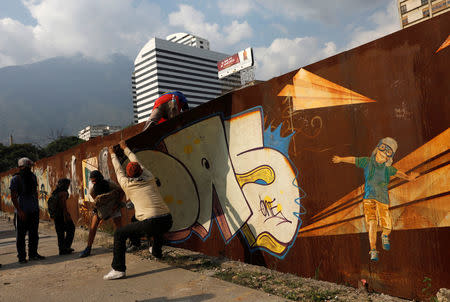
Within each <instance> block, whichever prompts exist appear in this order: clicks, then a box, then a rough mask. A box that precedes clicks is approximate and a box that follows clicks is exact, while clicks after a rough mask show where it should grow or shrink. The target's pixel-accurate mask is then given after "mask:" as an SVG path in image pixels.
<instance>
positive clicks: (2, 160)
mask: <svg viewBox="0 0 450 302" xmlns="http://www.w3.org/2000/svg"><path fill="white" fill-rule="evenodd" d="M44 156H45V153H44V151H43V150H42V149H41V148H39V147H36V146H35V145H32V144H13V145H11V146H8V147H7V146H3V145H2V144H0V172H3V171H7V170H9V169H12V168H15V167H17V160H18V159H19V158H21V157H28V158H29V159H31V160H32V161H36V160H38V159H40V158H42V157H44Z"/></svg>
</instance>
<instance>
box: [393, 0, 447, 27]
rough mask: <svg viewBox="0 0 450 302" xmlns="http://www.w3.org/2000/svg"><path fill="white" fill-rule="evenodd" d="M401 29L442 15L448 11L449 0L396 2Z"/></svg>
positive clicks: (406, 0)
mask: <svg viewBox="0 0 450 302" xmlns="http://www.w3.org/2000/svg"><path fill="white" fill-rule="evenodd" d="M398 10H399V12H400V22H401V24H402V27H403V28H405V27H409V26H411V25H414V24H417V23H419V22H422V21H425V20H427V19H430V18H432V17H434V16H437V15H440V14H443V13H445V12H448V11H449V10H450V0H398Z"/></svg>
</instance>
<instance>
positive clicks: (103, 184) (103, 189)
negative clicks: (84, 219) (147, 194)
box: [80, 170, 124, 258]
mask: <svg viewBox="0 0 450 302" xmlns="http://www.w3.org/2000/svg"><path fill="white" fill-rule="evenodd" d="M89 179H90V181H91V183H92V184H94V186H93V187H92V188H91V189H90V190H89V195H90V196H91V197H92V199H93V200H95V198H96V197H97V196H99V195H103V194H106V193H112V192H113V191H118V192H119V194H116V196H117V195H118V196H119V197H118V198H117V200H116V205H117V208H116V209H115V211H114V212H113V213H112V215H111V216H110V217H107V218H106V219H109V218H112V220H113V222H114V225H115V227H116V229H118V228H120V227H121V226H122V215H121V212H120V206H121V205H122V202H121V200H122V199H123V196H124V193H123V191H122V189H121V188H120V187H119V186H118V185H117V184H115V183H114V182H112V181H108V180H106V179H104V177H103V174H102V173H101V172H100V171H98V170H94V171H92V172H91V174H90V175H89ZM103 219H105V218H103ZM101 220H102V218H100V217H99V214H98V209H97V208H94V213H93V216H92V220H91V226H90V228H89V236H88V242H87V246H86V248H85V249H84V250H83V251H82V252H81V254H80V258H84V257H88V256H90V255H91V250H92V244H93V243H94V239H95V234H96V233H97V229H98V226H99V224H100V222H101Z"/></svg>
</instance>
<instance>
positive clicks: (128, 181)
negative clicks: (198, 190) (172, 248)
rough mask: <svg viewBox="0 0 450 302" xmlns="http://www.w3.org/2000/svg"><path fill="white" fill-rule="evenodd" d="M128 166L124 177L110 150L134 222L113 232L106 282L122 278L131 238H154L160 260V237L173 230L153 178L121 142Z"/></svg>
mask: <svg viewBox="0 0 450 302" xmlns="http://www.w3.org/2000/svg"><path fill="white" fill-rule="evenodd" d="M120 146H121V147H122V149H123V150H124V153H125V155H126V156H127V157H128V159H129V160H130V162H129V163H128V165H127V168H126V174H125V173H124V171H123V169H122V166H121V165H120V162H119V160H118V159H117V157H116V154H115V152H114V149H113V148H112V147H109V152H110V154H111V160H112V163H113V166H114V170H115V172H116V176H117V181H118V182H119V184H120V186H121V187H122V189H123V190H124V191H125V194H126V195H127V196H128V198H129V199H130V200H131V201H132V202H133V204H134V208H135V212H136V219H137V221H136V222H132V223H130V224H127V225H126V226H124V227H121V228H119V229H117V230H116V231H115V232H114V256H113V261H112V264H111V266H112V270H111V271H110V272H109V273H108V274H107V275H105V276H104V277H103V279H105V280H112V279H119V278H123V277H125V270H126V266H125V251H126V240H127V238H129V237H130V236H145V235H146V236H153V238H154V242H153V249H152V254H153V256H155V257H156V258H161V256H162V251H161V247H162V243H163V235H164V233H166V232H168V231H169V230H170V228H171V227H172V223H173V222H172V215H171V214H170V210H169V208H168V207H167V205H166V203H165V202H164V200H163V198H162V196H161V193H160V192H159V190H158V187H157V185H156V180H155V177H154V176H153V174H152V173H151V172H150V171H148V170H147V169H146V168H145V167H144V166H143V165H141V164H140V163H139V160H138V158H137V157H136V155H135V154H134V153H133V152H131V150H130V149H129V148H128V147H127V145H126V144H125V142H124V141H121V142H120Z"/></svg>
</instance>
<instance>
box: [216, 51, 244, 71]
mask: <svg viewBox="0 0 450 302" xmlns="http://www.w3.org/2000/svg"><path fill="white" fill-rule="evenodd" d="M239 62H240V61H239V55H238V54H237V53H235V54H234V55H232V56H231V57H228V58H226V59H224V60H222V61H220V62H218V63H217V69H218V70H219V71H221V70H223V69H225V68H228V67H230V66H233V65H234V64H237V63H239Z"/></svg>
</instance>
